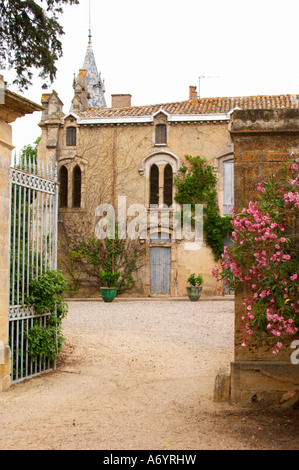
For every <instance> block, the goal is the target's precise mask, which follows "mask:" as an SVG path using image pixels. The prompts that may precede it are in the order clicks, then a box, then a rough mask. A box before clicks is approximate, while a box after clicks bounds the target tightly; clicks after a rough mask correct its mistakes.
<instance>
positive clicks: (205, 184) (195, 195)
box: [174, 156, 232, 261]
mask: <svg viewBox="0 0 299 470" xmlns="http://www.w3.org/2000/svg"><path fill="white" fill-rule="evenodd" d="M186 160H187V162H189V165H188V168H186V167H184V168H181V169H180V172H181V175H180V176H177V177H176V178H175V179H174V184H175V185H176V187H177V193H176V195H175V200H176V201H177V202H178V203H179V204H181V205H183V204H191V209H192V210H193V213H194V209H195V204H202V205H203V229H204V235H205V239H206V242H207V244H208V245H209V246H210V247H211V249H212V251H213V254H214V257H215V260H217V261H218V260H219V258H220V257H221V255H222V253H223V250H224V242H223V240H224V238H225V237H227V236H229V235H230V234H231V220H232V218H231V216H224V217H221V216H220V214H219V206H218V202H217V190H216V184H217V176H216V174H215V170H214V168H213V167H212V166H211V165H208V164H207V163H206V159H205V158H201V157H199V156H197V157H191V156H186Z"/></svg>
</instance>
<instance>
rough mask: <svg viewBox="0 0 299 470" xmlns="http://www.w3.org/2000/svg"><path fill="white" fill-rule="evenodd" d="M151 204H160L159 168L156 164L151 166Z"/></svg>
mask: <svg viewBox="0 0 299 470" xmlns="http://www.w3.org/2000/svg"><path fill="white" fill-rule="evenodd" d="M150 204H151V205H155V206H157V205H158V204H159V168H158V167H157V165H155V164H154V165H152V166H151V171H150Z"/></svg>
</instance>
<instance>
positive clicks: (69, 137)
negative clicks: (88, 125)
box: [66, 127, 77, 146]
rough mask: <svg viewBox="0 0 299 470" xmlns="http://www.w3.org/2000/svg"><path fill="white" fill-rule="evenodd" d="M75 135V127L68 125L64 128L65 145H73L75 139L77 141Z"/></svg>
mask: <svg viewBox="0 0 299 470" xmlns="http://www.w3.org/2000/svg"><path fill="white" fill-rule="evenodd" d="M76 136H77V129H76V128H75V127H68V128H67V129H66V145H67V146H75V145H76V141H77V139H76Z"/></svg>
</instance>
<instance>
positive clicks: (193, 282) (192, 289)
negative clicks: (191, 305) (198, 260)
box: [187, 273, 203, 302]
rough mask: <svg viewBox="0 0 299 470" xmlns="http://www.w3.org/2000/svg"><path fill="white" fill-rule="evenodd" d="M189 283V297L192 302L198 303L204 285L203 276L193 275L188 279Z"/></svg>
mask: <svg viewBox="0 0 299 470" xmlns="http://www.w3.org/2000/svg"><path fill="white" fill-rule="evenodd" d="M187 282H188V284H190V285H189V286H187V294H188V297H189V299H190V300H191V301H192V302H196V301H197V300H198V299H199V298H200V296H201V291H202V284H203V278H202V275H201V274H198V276H195V273H193V274H191V276H189V277H188V279H187Z"/></svg>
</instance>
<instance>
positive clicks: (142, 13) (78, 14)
mask: <svg viewBox="0 0 299 470" xmlns="http://www.w3.org/2000/svg"><path fill="white" fill-rule="evenodd" d="M88 5H89V0H80V5H73V6H67V7H64V13H63V15H62V16H61V23H62V25H63V27H64V30H65V35H64V36H63V38H62V42H63V51H64V55H63V57H62V58H61V59H60V60H59V61H58V63H57V67H58V73H57V79H56V80H55V82H54V83H53V84H52V85H51V86H49V91H52V90H56V92H57V93H58V95H59V97H60V99H61V100H62V102H63V103H64V112H68V111H69V108H70V103H71V99H72V97H73V89H72V81H73V73H76V74H77V73H78V70H79V69H80V68H81V67H82V65H83V61H84V56H85V52H86V49H87V42H88V27H89V7H88ZM298 17H299V1H298V0H284V1H283V2H282V1H278V0H258V1H257V0H251V1H250V2H244V1H241V0H225V1H224V0H184V1H178V0H150V1H141V0H126V1H124V0H109V1H104V0H91V29H92V44H93V51H94V54H95V58H96V62H97V66H98V69H99V71H100V72H101V74H102V78H103V79H104V80H105V85H106V102H107V105H108V107H109V106H110V104H111V94H115V93H130V94H131V95H132V105H134V106H135V105H136V106H137V105H143V104H158V103H167V102H172V101H183V100H186V99H188V96H189V85H195V86H197V87H198V85H199V77H200V76H206V77H216V78H204V79H201V80H200V95H201V96H202V97H209V96H249V95H265V94H289V93H290V94H294V93H299V62H298V26H297V25H298ZM2 73H4V77H5V79H8V80H9V79H10V77H11V75H10V74H9V73H7V72H6V71H2ZM41 85H42V83H41V81H39V80H35V82H34V86H32V87H30V88H29V89H28V90H27V91H26V92H24V96H26V97H27V98H29V99H30V100H32V101H35V102H36V103H40V99H41V95H42V93H43V92H44V91H43V90H42V89H41ZM10 89H11V90H12V91H15V92H18V90H17V88H15V87H10ZM18 93H19V92H18ZM39 120H40V113H34V115H33V116H28V117H26V118H22V119H18V120H17V121H16V124H14V126H13V142H14V145H15V146H16V147H17V149H18V150H19V149H20V148H22V147H23V145H26V144H29V143H33V142H34V140H35V139H36V138H37V137H38V136H39V135H40V133H41V132H40V128H39V127H38V122H39Z"/></svg>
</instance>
